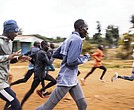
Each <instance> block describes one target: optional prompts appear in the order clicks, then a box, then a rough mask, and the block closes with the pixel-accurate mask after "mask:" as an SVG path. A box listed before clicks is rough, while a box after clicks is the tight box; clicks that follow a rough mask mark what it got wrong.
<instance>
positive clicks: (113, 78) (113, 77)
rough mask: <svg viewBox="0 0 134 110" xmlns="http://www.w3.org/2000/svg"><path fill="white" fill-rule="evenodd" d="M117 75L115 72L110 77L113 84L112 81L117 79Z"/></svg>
mask: <svg viewBox="0 0 134 110" xmlns="http://www.w3.org/2000/svg"><path fill="white" fill-rule="evenodd" d="M118 76H119V74H118V73H117V72H115V75H113V76H112V78H111V81H112V82H113V81H114V80H116V79H117V78H118Z"/></svg>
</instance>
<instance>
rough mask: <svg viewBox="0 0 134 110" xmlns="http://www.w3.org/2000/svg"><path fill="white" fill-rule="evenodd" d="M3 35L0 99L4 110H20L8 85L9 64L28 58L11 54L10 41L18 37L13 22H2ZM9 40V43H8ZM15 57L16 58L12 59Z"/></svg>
mask: <svg viewBox="0 0 134 110" xmlns="http://www.w3.org/2000/svg"><path fill="white" fill-rule="evenodd" d="M3 27H4V30H3V35H2V36H0V98H1V99H3V100H4V101H6V104H5V107H4V110H21V105H20V103H19V100H18V99H17V97H16V94H15V92H14V91H13V90H12V89H11V88H10V85H9V83H8V75H9V66H10V63H16V62H17V61H18V59H20V58H25V59H28V60H30V58H29V57H23V56H21V57H19V56H18V55H19V53H18V52H14V53H12V41H13V40H14V38H15V37H16V36H17V35H18V34H17V33H18V31H19V28H18V25H17V22H16V21H14V20H8V21H5V22H4V25H3ZM10 40H11V41H10ZM15 56H17V57H16V58H14V57H15Z"/></svg>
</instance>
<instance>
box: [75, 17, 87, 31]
mask: <svg viewBox="0 0 134 110" xmlns="http://www.w3.org/2000/svg"><path fill="white" fill-rule="evenodd" d="M84 24H85V21H84V20H83V19H78V20H76V21H75V23H74V28H75V29H79V28H81V27H82V26H83V25H84Z"/></svg>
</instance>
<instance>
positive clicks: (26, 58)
mask: <svg viewBox="0 0 134 110" xmlns="http://www.w3.org/2000/svg"><path fill="white" fill-rule="evenodd" d="M31 59H32V58H31V57H29V56H25V55H21V56H19V57H18V60H20V61H27V60H28V61H30V60H31Z"/></svg>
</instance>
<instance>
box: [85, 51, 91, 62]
mask: <svg viewBox="0 0 134 110" xmlns="http://www.w3.org/2000/svg"><path fill="white" fill-rule="evenodd" d="M84 56H86V57H87V59H88V61H89V60H90V58H91V56H90V54H88V53H86V54H84Z"/></svg>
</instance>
